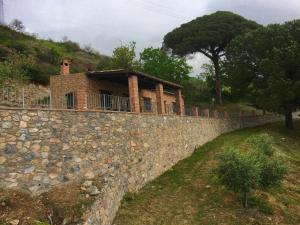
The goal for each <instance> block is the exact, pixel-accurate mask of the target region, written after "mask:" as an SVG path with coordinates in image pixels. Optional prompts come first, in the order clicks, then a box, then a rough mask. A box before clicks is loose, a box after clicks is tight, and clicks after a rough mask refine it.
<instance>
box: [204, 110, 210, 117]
mask: <svg viewBox="0 0 300 225" xmlns="http://www.w3.org/2000/svg"><path fill="white" fill-rule="evenodd" d="M203 111H204V116H205V117H206V118H209V109H204V110H203Z"/></svg>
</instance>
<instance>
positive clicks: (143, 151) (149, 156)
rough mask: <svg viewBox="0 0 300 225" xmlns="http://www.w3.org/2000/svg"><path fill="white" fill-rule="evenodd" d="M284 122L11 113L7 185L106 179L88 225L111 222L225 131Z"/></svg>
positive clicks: (40, 186)
mask: <svg viewBox="0 0 300 225" xmlns="http://www.w3.org/2000/svg"><path fill="white" fill-rule="evenodd" d="M279 119H281V118H279V117H274V116H261V117H260V116H256V117H244V118H235V119H212V118H200V117H198V118H195V117H180V116H158V115H142V114H133V113H100V112H87V111H82V112H79V111H41V110H28V111H26V110H3V111H0V133H1V135H0V179H1V183H0V187H1V188H12V189H22V190H25V191H29V192H30V193H31V194H32V195H37V194H39V193H42V192H45V191H47V190H50V189H51V188H53V187H55V186H57V185H60V184H63V183H67V182H71V181H75V180H79V181H85V180H94V179H101V180H104V181H105V182H104V185H103V188H102V189H101V194H100V195H99V199H98V200H97V201H96V202H95V203H94V205H93V206H92V207H91V209H90V212H88V213H87V214H86V222H85V224H86V225H95V224H101V225H109V224H111V223H112V221H113V218H114V216H115V214H116V212H117V210H118V207H119V205H120V201H121V199H122V197H123V195H124V194H125V193H126V192H128V191H130V192H134V191H137V190H139V189H140V188H142V187H143V186H144V185H145V184H146V183H147V182H148V181H150V180H153V179H154V178H156V177H157V176H159V175H161V174H162V173H163V172H165V171H166V170H168V169H170V168H171V167H172V166H173V165H175V164H176V163H177V162H178V161H179V160H182V159H184V158H186V157H188V156H190V155H191V154H192V153H193V151H194V150H195V148H197V147H199V146H201V145H203V144H204V143H206V142H208V141H210V140H212V139H214V138H216V137H217V136H219V135H220V134H222V133H226V132H230V131H233V130H237V129H240V128H244V127H253V126H257V125H262V124H265V123H269V122H273V121H277V120H279ZM173 137H176V138H173Z"/></svg>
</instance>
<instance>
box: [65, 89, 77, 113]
mask: <svg viewBox="0 0 300 225" xmlns="http://www.w3.org/2000/svg"><path fill="white" fill-rule="evenodd" d="M65 97H66V103H67V109H74V108H75V95H74V92H69V93H67V94H65Z"/></svg>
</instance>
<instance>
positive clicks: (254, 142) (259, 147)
mask: <svg viewBox="0 0 300 225" xmlns="http://www.w3.org/2000/svg"><path fill="white" fill-rule="evenodd" d="M247 142H248V143H249V144H250V146H251V148H252V149H253V150H256V151H261V152H263V153H264V154H265V155H267V156H271V155H273V152H274V149H273V146H272V145H273V138H272V137H271V136H270V135H269V134H259V135H253V136H250V137H249V138H248V139H247Z"/></svg>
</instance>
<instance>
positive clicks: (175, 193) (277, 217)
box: [115, 121, 300, 225]
mask: <svg viewBox="0 0 300 225" xmlns="http://www.w3.org/2000/svg"><path fill="white" fill-rule="evenodd" d="M297 128H298V129H297V131H294V132H290V131H287V130H285V128H283V127H282V125H281V124H272V125H268V126H264V127H259V128H254V129H245V130H241V131H237V132H233V133H230V134H225V135H223V136H221V137H219V138H217V139H216V140H214V141H212V142H210V143H207V144H206V145H204V146H203V147H201V148H200V149H199V150H198V151H196V153H195V154H194V155H192V156H191V157H190V158H187V159H185V160H183V161H181V162H180V163H178V164H177V165H176V166H174V167H173V168H172V169H171V170H169V171H168V172H166V173H165V174H163V175H162V176H160V177H159V178H157V179H156V180H154V181H153V182H151V183H149V184H148V185H146V186H145V187H144V188H143V189H142V190H141V191H140V192H139V193H137V194H132V195H130V194H128V195H127V196H126V197H125V198H124V200H123V202H122V206H121V208H120V210H119V212H118V215H117V217H116V220H115V225H127V224H128V225H142V224H148V225H151V224H153V225H154V224H155V225H159V224H161V225H162V224H165V225H184V224H186V225H194V224H199V225H200V224H218V225H219V224H236V225H238V224H295V225H298V224H300V121H298V122H297ZM263 132H266V133H269V134H270V135H272V136H273V137H274V139H275V141H276V149H277V151H278V153H280V154H282V155H283V156H284V158H285V160H286V163H288V164H289V165H290V173H289V176H287V177H286V179H285V180H284V182H283V185H282V187H279V188H274V189H272V190H269V191H268V192H263V191H259V192H257V193H255V194H254V197H253V198H252V200H251V202H252V207H251V208H250V209H247V210H245V209H243V208H241V203H240V202H239V201H238V197H237V196H236V195H234V194H233V193H231V192H229V191H227V190H226V189H224V188H223V187H222V186H220V185H218V183H217V180H216V178H215V177H214V175H213V173H212V169H213V168H214V167H215V165H216V161H215V157H216V155H217V154H218V153H220V152H221V151H223V150H224V148H226V147H228V146H241V145H242V146H244V145H243V143H244V141H245V139H246V138H247V137H248V136H249V135H252V134H257V133H263Z"/></svg>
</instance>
